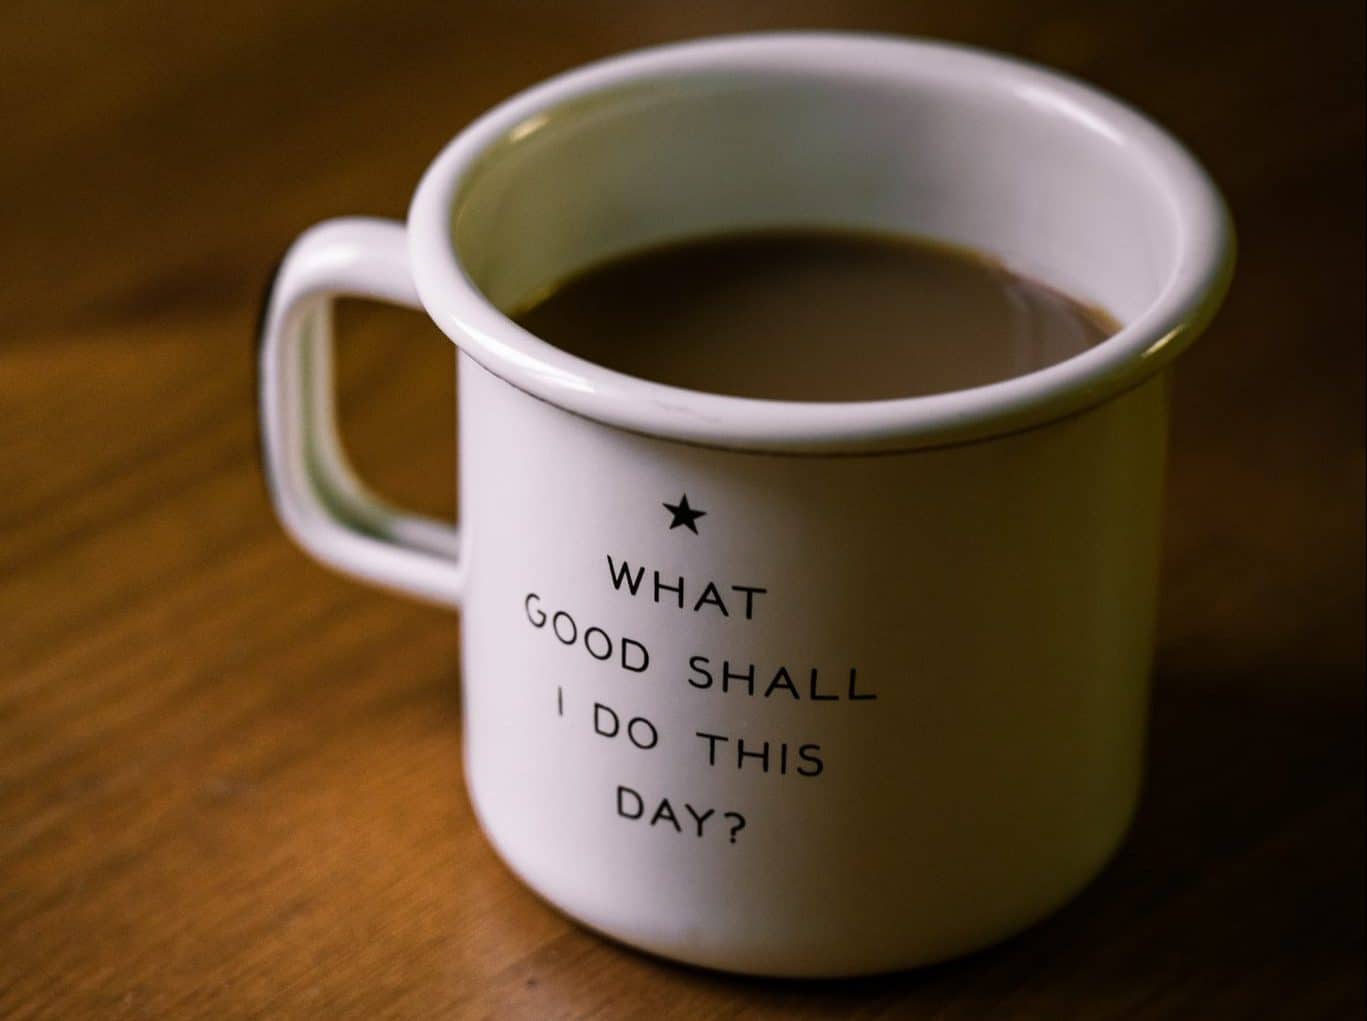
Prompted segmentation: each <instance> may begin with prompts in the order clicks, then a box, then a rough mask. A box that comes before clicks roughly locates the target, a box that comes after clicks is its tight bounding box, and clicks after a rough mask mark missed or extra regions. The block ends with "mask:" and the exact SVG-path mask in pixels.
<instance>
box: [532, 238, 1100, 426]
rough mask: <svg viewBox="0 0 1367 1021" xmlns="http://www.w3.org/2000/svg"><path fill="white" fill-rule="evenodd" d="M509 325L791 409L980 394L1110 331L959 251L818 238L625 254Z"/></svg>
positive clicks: (658, 373) (627, 365)
mask: <svg viewBox="0 0 1367 1021" xmlns="http://www.w3.org/2000/svg"><path fill="white" fill-rule="evenodd" d="M514 318H515V319H516V320H517V321H518V322H519V323H520V324H521V325H522V326H524V327H525V328H526V329H528V330H529V331H531V332H532V333H534V334H536V335H537V336H538V337H540V338H541V339H543V340H545V341H547V342H549V343H551V344H554V345H555V346H557V347H559V348H562V349H564V350H565V351H568V352H570V353H572V354H575V355H578V356H580V357H581V358H585V359H587V360H589V361H591V362H596V363H597V364H599V365H602V366H605V367H607V368H610V369H615V370H616V371H618V372H624V373H628V374H630V375H633V376H638V377H640V378H642V379H648V380H653V381H655V382H660V383H668V384H671V385H673V386H679V387H685V388H687V389H690V390H702V391H708V392H712V393H721V394H732V395H737V396H743V397H760V398H771V399H778V400H790V401H865V400H881V399H886V398H896V397H910V396H916V395H921V394H932V393H941V392H944V391H948V390H961V389H964V388H967V387H973V386H981V385H983V384H986V383H993V382H997V381H999V380H1003V379H1009V378H1010V377H1012V376H1019V375H1022V374H1024V373H1027V372H1033V371H1035V370H1037V369H1042V368H1045V367H1047V366H1050V365H1053V364H1055V363H1057V362H1061V361H1063V360H1064V359H1066V358H1070V357H1072V356H1073V355H1076V354H1079V353H1081V352H1082V351H1085V350H1087V349H1088V348H1089V347H1092V346H1093V345H1095V344H1098V343H1100V342H1101V341H1102V340H1104V339H1105V338H1106V337H1107V336H1109V335H1110V334H1111V333H1113V332H1115V330H1116V329H1117V328H1118V327H1117V325H1116V324H1115V322H1114V321H1113V320H1112V319H1111V318H1110V317H1109V316H1108V315H1107V314H1106V313H1105V312H1103V311H1101V310H1100V309H1096V308H1091V307H1088V306H1085V305H1083V304H1081V303H1079V302H1076V301H1073V300H1072V299H1070V298H1068V297H1066V296H1064V295H1062V294H1059V293H1058V292H1057V291H1054V290H1051V289H1050V288H1048V287H1045V286H1043V285H1041V284H1038V283H1035V282H1033V281H1031V280H1028V279H1026V278H1024V277H1021V276H1018V275H1016V274H1014V273H1011V272H1010V271H1008V270H1007V269H1005V268H1004V267H1002V266H1001V265H1000V264H998V263H997V262H995V261H993V260H992V259H990V258H988V257H986V256H982V255H978V254H977V253H974V252H971V251H968V250H965V249H961V248H955V247H951V246H948V245H944V244H939V243H935V242H929V241H921V240H914V239H894V238H889V237H883V236H878V235H865V234H854V233H848V234H847V233H837V232H825V231H772V232H756V233H745V234H732V235H719V236H716V237H710V238H704V239H701V240H695V241H687V242H682V243H678V244H670V245H665V246H661V247H658V248H650V249H645V250H642V251H638V252H634V253H631V254H629V255H626V256H623V257H620V258H617V259H613V260H611V261H609V262H605V263H602V264H600V265H597V266H593V267H590V268H588V269H587V270H585V271H583V272H581V273H579V274H578V275H576V276H573V277H571V278H569V279H568V280H565V281H563V282H562V283H561V284H560V285H559V286H558V287H556V288H554V289H553V290H551V291H550V293H548V294H547V295H545V296H544V297H542V298H541V299H540V300H538V301H536V302H534V303H533V304H532V305H531V306H530V307H528V308H526V309H524V310H523V311H521V312H520V313H517V314H515V316H514Z"/></svg>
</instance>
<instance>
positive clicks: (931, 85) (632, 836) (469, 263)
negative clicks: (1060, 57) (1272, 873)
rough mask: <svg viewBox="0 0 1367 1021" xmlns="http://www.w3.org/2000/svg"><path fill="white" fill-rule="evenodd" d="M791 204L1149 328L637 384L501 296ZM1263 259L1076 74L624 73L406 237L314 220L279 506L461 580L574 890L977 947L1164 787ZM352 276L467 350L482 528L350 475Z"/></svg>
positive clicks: (492, 749) (449, 195)
mask: <svg viewBox="0 0 1367 1021" xmlns="http://www.w3.org/2000/svg"><path fill="white" fill-rule="evenodd" d="M771 226H772V227H841V228H853V229H872V230H876V231H879V232H882V233H887V232H894V233H905V234H908V235H921V236H930V237H934V238H940V239H944V240H947V241H951V242H954V243H956V244H959V245H964V246H968V247H970V248H975V249H979V250H982V251H986V252H990V253H993V254H995V255H996V256H998V257H999V258H1000V259H1001V260H1002V261H1003V262H1004V263H1006V264H1007V265H1008V266H1010V267H1012V268H1014V269H1016V270H1018V271H1020V272H1022V273H1024V274H1026V275H1028V276H1030V277H1032V278H1034V279H1037V280H1041V281H1043V282H1045V283H1047V284H1049V285H1052V286H1053V287H1055V288H1057V289H1059V290H1061V291H1063V292H1065V293H1067V294H1069V295H1072V296H1074V297H1076V298H1080V299H1082V300H1085V301H1087V302H1091V303H1094V304H1097V305H1100V306H1102V307H1104V308H1106V309H1108V310H1109V311H1110V312H1111V313H1112V314H1113V315H1115V316H1116V318H1117V319H1118V320H1119V321H1120V322H1121V323H1123V324H1124V326H1123V329H1122V330H1121V331H1120V332H1119V333H1117V334H1116V335H1115V336H1113V337H1111V338H1110V339H1108V340H1106V341H1105V342H1104V343H1102V344H1101V345H1099V346H1097V347H1095V348H1093V349H1091V350H1089V351H1087V352H1086V353H1084V354H1081V355H1078V356H1077V357H1074V358H1072V359H1070V360H1068V361H1066V362H1063V363H1061V364H1058V365H1055V366H1052V367H1050V368H1047V369H1044V370H1041V371H1038V372H1032V373H1029V374H1028V375H1022V376H1019V377H1016V378H1014V379H1010V380H1007V381H1005V382H1000V383H994V384H992V385H990V386H983V387H979V388H975V389H971V390H964V391H958V392H953V393H942V394H937V395H933V396H927V397H915V398H908V399H903V400H887V401H870V402H860V403H789V402H779V401H761V400H749V399H742V398H738V397H731V396H722V395H718V394H708V393H698V392H693V391H687V390H681V389H676V388H672V387H668V386H663V385H659V384H656V383H651V382H646V381H643V380H640V379H636V378H632V377H629V376H625V375H622V374H619V373H616V372H613V371H610V370H609V369H606V368H604V367H602V366H599V365H594V364H590V363H588V362H585V361H583V360H580V359H578V358H575V357H573V356H571V355H569V354H567V353H565V352H563V351H560V350H558V349H556V348H554V347H552V346H550V345H548V344H546V343H545V342H543V341H541V340H539V339H537V338H536V337H534V336H532V335H530V334H529V333H527V332H526V331H524V330H523V329H521V328H520V327H518V326H517V325H516V324H514V323H513V322H512V321H511V320H510V319H509V318H508V317H507V316H506V315H505V314H504V310H508V309H512V308H516V307H518V306H519V305H521V304H523V303H525V302H526V301H527V300H529V299H530V298H531V297H532V296H535V295H537V294H539V293H542V292H543V291H544V290H545V289H546V288H547V287H549V286H551V285H553V284H554V283H556V282H557V281H559V280H562V279H563V278H565V277H566V276H567V275H570V274H572V273H573V272H574V271H575V270H577V269H579V268H582V267H584V266H586V265H588V264H591V263H594V262H597V261H599V260H602V259H604V258H606V257H610V256H612V255H615V254H619V253H623V252H626V251H630V250H632V249H635V248H638V247H641V246H644V245H649V244H655V243H658V242H661V241H665V240H668V239H672V238H683V237H692V236H697V235H706V234H711V233H718V232H725V231H733V230H737V229H743V228H759V227H771ZM1232 253H1233V241H1232V236H1231V230H1230V226H1229V223H1228V219H1227V216H1226V213H1225V209H1224V206H1223V204H1222V202H1221V200H1220V197H1219V195H1218V193H1217V192H1216V190H1215V189H1214V187H1213V186H1212V184H1211V182H1210V181H1209V180H1208V179H1207V177H1206V175H1205V174H1204V173H1203V171H1202V170H1201V168H1200V167H1199V166H1198V165H1197V164H1196V163H1195V162H1194V161H1193V160H1192V158H1191V157H1190V156H1189V155H1188V154H1187V153H1186V152H1185V151H1184V150H1183V149H1182V148H1181V147H1180V146H1179V145H1178V144H1177V143H1176V142H1174V141H1173V140H1172V139H1171V138H1170V137H1169V136H1168V135H1166V134H1165V133H1163V132H1162V131H1161V130H1160V129H1159V128H1157V127H1156V126H1155V125H1154V124H1152V123H1151V122H1149V121H1148V120H1146V119H1144V118H1143V117H1142V116H1140V115H1138V114H1137V113H1135V112H1134V111H1133V110H1130V109H1129V108H1127V107H1125V106H1123V105H1121V104H1119V103H1117V102H1116V101H1115V100H1113V99H1110V98H1108V97H1107V96H1105V95H1103V94H1101V93H1098V92H1096V91H1094V90H1092V89H1090V88H1088V87H1086V86H1083V85H1080V84H1078V83H1077V82H1074V81H1072V80H1070V79H1068V78H1065V77H1061V76H1059V75H1057V74H1053V73H1051V72H1048V71H1045V70H1042V69H1040V68H1037V67H1032V66H1029V65H1026V64H1022V63H1019V62H1016V61H1014V60H1008V59H1004V58H1001V57H996V56H991V55H987V54H984V53H980V52H975V51H972V50H967V49H963V48H959V47H954V46H947V45H940V44H934V43H925V42H911V41H900V40H893V39H886V38H876V37H866V36H845V35H830V34H805V33H804V34H779V35H762V36H749V37H745V36H742V37H733V38H729V39H721V40H712V41H702V42H693V43H686V44H683V45H675V46H667V47H664V48H660V49H655V50H650V51H646V52H642V53H639V54H634V55H629V56H625V57H621V58H618V59H613V60H608V61H605V62H603V63H599V64H595V65H593V66H590V67H587V68H584V69H582V70H578V71H574V72H572V73H569V74H565V75H563V76H561V77H558V78H556V79H554V80H552V81H550V82H547V83H545V84H543V85H540V86H537V87H535V88H533V89H531V90H530V91H528V92H525V93H523V94H522V95H519V96H517V97H516V98H514V99H512V100H509V101H508V102H506V103H504V104H503V105H501V106H499V107H498V108H497V109H495V110H494V111H492V112H491V113H489V114H487V115H486V116H484V117H482V118H481V119H480V120H478V121H477V122H476V123H474V124H473V125H471V126H470V127H469V128H467V129H466V130H465V131H464V132H462V133H461V134H460V136H459V137H457V138H456V139H455V141H453V142H452V143H451V144H450V145H449V146H448V147H447V148H446V149H445V150H444V151H443V152H442V153H441V155H440V156H438V157H437V159H436V162H434V163H433V164H432V166H431V168H430V169H429V170H428V171H427V174H426V176H425V177H424V178H423V181H422V183H421V185H420V186H419V188H418V191H417V195H416V197H415V198H414V200H413V204H412V208H411V211H410V214H409V217H408V223H407V225H406V226H405V225H401V224H398V223H390V222H385V221H379V220H365V219H347V220H337V221H333V222H330V223H326V224H322V225H320V226H318V227H315V228H313V229H312V230H310V231H308V232H307V233H305V234H304V235H303V236H302V237H301V238H300V239H299V240H298V242H297V243H296V244H295V245H294V246H293V247H292V248H291V249H290V251H289V253H288V255H287V256H286V258H285V260H284V263H283V265H282V267H281V270H280V273H279V275H278V277H277V279H276V282H275V285H274V290H273V293H272V295H271V299H270V303H269V306H268V310H267V318H266V325H265V329H264V335H263V347H262V351H261V369H262V390H261V399H262V431H263V436H264V448H265V455H266V456H265V461H266V469H267V473H268V475H269V481H270V484H271V489H272V492H273V496H274V500H275V505H276V510H277V512H278V513H279V515H280V518H281V520H282V522H283V523H284V525H285V527H286V528H287V529H288V530H289V532H290V534H291V535H292V536H293V537H294V538H295V539H296V540H297V541H298V542H299V544H300V545H302V546H303V547H304V548H305V549H307V550H308V551H309V552H311V553H312V554H314V555H315V556H316V557H318V558H319V559H320V560H323V561H325V562H326V563H328V564H330V565H332V566H333V567H336V568H338V569H340V570H342V571H345V572H348V573H350V574H353V575H357V576H359V577H361V578H364V579H367V580H369V581H373V582H377V583H380V584H382V585H386V586H389V587H391V588H394V589H397V590H399V591H402V592H407V593H411V594H414V595H417V596H421V597H424V598H427V599H430V600H435V601H437V602H439V603H444V604H448V605H450V606H460V607H461V608H462V611H463V614H464V626H463V635H464V641H463V647H462V666H463V707H464V708H463V720H464V722H463V726H464V742H465V744H464V749H465V766H466V781H467V784H468V787H469V792H470V797H471V800H472V802H473V804H474V806H475V809H476V811H477V813H478V817H479V820H480V823H481V825H482V826H483V828H484V831H485V833H486V834H487V835H488V837H489V839H490V841H491V842H492V843H493V845H494V847H495V848H496V849H497V850H498V853H499V854H500V855H501V856H502V857H503V859H504V860H505V861H506V862H507V864H508V865H509V867H510V868H511V869H512V870H513V871H514V872H515V873H516V874H517V875H518V876H520V877H521V878H522V879H523V880H524V881H525V882H526V883H527V884H528V885H529V886H531V887H532V888H533V889H534V890H536V891H537V892H538V893H539V894H540V895H541V896H543V897H544V898H545V899H546V900H548V901H550V902H551V903H552V904H553V905H555V906H556V907H558V908H560V909H561V910H562V911H564V912H565V913H566V914H568V915H570V916H572V917H574V918H576V919H578V920H580V921H581V922H583V923H584V924H585V925H588V926H591V927H592V928H594V929H596V930H599V931H600V932H603V933H606V934H607V935H609V936H612V937H614V938H616V939H619V940H621V941H623V942H625V943H629V944H632V945H634V946H637V947H640V948H643V949H645V950H648V951H652V952H654V953H657V954H662V955H664V956H667V957H672V958H676V959H679V960H682V961H688V962H691V963H694V964H699V965H705V966H708V967H713V968H721V969H726V970H732V971H741V972H752V973H762V974H769V975H792V976H825V975H846V974H855V973H864V972H874V971H882V970H889V969H896V968H903V967H907V966H911V965H916V964H923V963H927V962H931V961H935V960H939V959H943V958H946V957H950V956H953V955H956V954H962V953H964V952H966V951H970V950H973V949H975V948H977V947H981V946H984V945H986V944H989V943H992V942H993V941H996V940H1000V939H1002V938H1004V937H1006V936H1008V935H1010V934H1012V933H1014V932H1016V931H1018V930H1020V929H1021V928H1023V927H1025V926H1028V925H1030V924H1031V923H1032V922H1035V921H1037V920H1038V919H1040V918H1042V917H1043V916H1045V915H1047V914H1048V913H1049V912H1051V911H1053V910H1054V909H1055V908H1057V907H1059V906H1060V905H1061V904H1062V903H1063V902H1065V901H1066V900H1068V898H1070V897H1071V896H1073V895H1074V894H1075V893H1077V891H1078V890H1079V889H1080V888H1081V887H1082V886H1083V885H1084V884H1085V883H1087V881H1088V880H1089V879H1090V878H1091V877H1093V876H1094V875H1095V874H1096V873H1097V871H1098V870H1099V869H1100V868H1101V867H1102V866H1103V864H1104V863H1105V862H1106V860H1107V859H1108V857H1109V856H1110V855H1111V854H1112V853H1113V852H1114V851H1115V849H1116V846H1117V844H1118V842H1119V841H1120V839H1121V837H1122V835H1123V833H1124V832H1125V829H1126V826H1127V824H1128V823H1129V821H1130V819H1131V816H1132V814H1133V812H1134V808H1135V802H1136V797H1137V795H1138V791H1139V787H1140V777H1141V767H1142V752H1143V744H1144V730H1145V714H1146V702H1147V683H1148V681H1147V677H1148V672H1149V666H1150V659H1151V650H1152V643H1153V626H1154V604H1155V589H1156V581H1157V567H1158V540H1159V518H1160V495H1161V488H1162V476H1163V459H1164V446H1165V442H1166V418H1165V377H1166V372H1165V370H1166V369H1167V367H1168V366H1169V363H1170V362H1171V361H1172V360H1173V358H1174V357H1175V356H1176V355H1177V354H1178V353H1179V352H1180V351H1182V350H1183V349H1184V348H1185V347H1186V346H1187V345H1188V344H1189V343H1191V341H1192V340H1193V339H1194V338H1195V337H1196V336H1197V334H1198V333H1199V332H1200V331H1201V329H1202V328H1203V327H1204V325H1205V324H1206V322H1207V321H1208V320H1209V319H1210V317H1211V316H1212V315H1213V313H1214V311H1215V308H1216V306H1217V305H1218V303H1219V301H1220V299H1221V297H1222V295H1223V292H1224V290H1225V287H1226V285H1227V282H1228V279H1229V275H1230V272H1231V265H1232ZM340 295H360V296H368V297H372V298H377V299H380V300H383V301H390V302H394V303H397V304H401V305H406V306H410V307H413V308H422V309H424V310H425V311H426V313H427V314H428V315H429V316H430V317H431V318H432V320H433V321H434V322H435V323H436V324H437V326H438V327H440V328H441V329H442V330H443V331H444V332H445V333H446V335H447V336H449V337H450V338H451V340H452V341H453V342H454V343H455V344H456V345H457V346H458V347H459V349H460V356H459V360H458V361H459V369H458V372H459V389H458V405H459V434H460V435H459V440H460V444H459V451H460V458H459V460H460V492H461V507H460V519H461V527H460V529H459V531H457V529H456V528H455V527H453V526H452V525H450V524H448V523H445V522H437V521H432V520H427V519H424V518H422V517H419V516H416V515H413V514H407V513H404V512H402V511H400V510H396V509H394V508H392V507H389V506H387V505H385V504H384V503H382V502H381V501H380V500H379V499H377V498H376V497H375V496H373V495H372V494H371V493H370V492H368V491H367V489H366V488H365V487H364V485H363V484H362V483H361V482H360V481H358V480H357V478H356V477H355V475H354V474H353V473H352V472H351V470H350V469H349V468H348V465H347V461H346V458H345V456H344V454H343V452H342V449H341V446H340V444H339V442H338V438H337V433H336V430H335V426H334V421H333V395H332V380H331V374H330V357H331V354H330V345H331V337H330V321H329V303H330V301H331V300H332V299H333V298H335V297H337V296H340ZM624 340H628V341H629V338H624ZM842 340H843V338H842V337H838V336H833V337H831V343H832V344H840V343H842ZM908 342H909V343H913V342H914V338H908Z"/></svg>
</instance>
